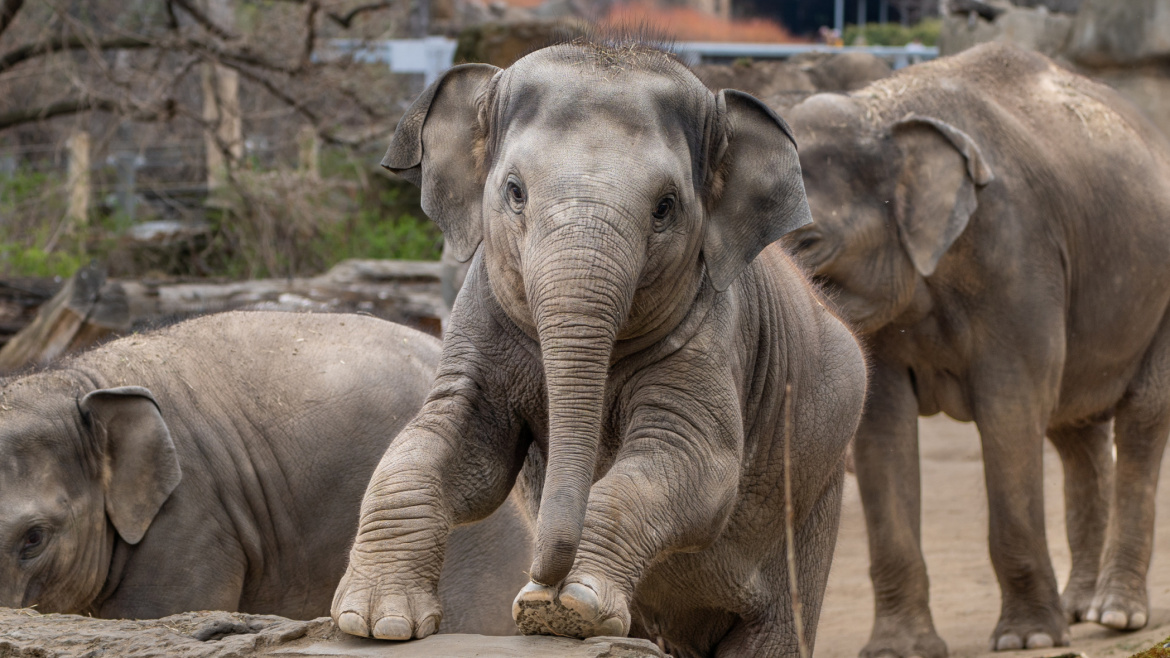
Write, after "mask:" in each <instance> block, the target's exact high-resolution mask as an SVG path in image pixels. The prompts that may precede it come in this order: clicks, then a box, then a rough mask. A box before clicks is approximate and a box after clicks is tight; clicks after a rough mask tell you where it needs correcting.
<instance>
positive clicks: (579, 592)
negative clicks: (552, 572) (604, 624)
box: [561, 583, 621, 624]
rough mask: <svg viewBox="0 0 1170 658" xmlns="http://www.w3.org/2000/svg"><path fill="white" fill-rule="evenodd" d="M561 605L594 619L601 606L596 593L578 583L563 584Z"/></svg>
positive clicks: (583, 617) (583, 616)
mask: <svg viewBox="0 0 1170 658" xmlns="http://www.w3.org/2000/svg"><path fill="white" fill-rule="evenodd" d="M561 605H563V606H565V607H566V608H568V609H570V610H572V611H573V612H575V613H577V614H579V615H581V618H582V619H596V618H597V613H598V612H599V610H600V608H601V606H600V604H599V603H598V601H597V593H596V592H594V591H593V590H592V589H590V588H588V587H586V586H585V585H582V584H580V583H570V584H568V585H565V588H564V589H563V590H561ZM618 623H619V624H620V623H621V622H620V621H619V622H618Z"/></svg>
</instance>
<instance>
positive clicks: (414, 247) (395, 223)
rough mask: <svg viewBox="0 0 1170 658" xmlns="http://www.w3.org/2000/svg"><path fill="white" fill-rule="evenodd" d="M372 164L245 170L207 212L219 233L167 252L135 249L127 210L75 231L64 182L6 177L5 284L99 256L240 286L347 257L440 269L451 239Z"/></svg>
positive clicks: (127, 270) (362, 160)
mask: <svg viewBox="0 0 1170 658" xmlns="http://www.w3.org/2000/svg"><path fill="white" fill-rule="evenodd" d="M369 162H370V158H369V156H354V155H353V154H350V153H347V152H344V151H341V150H338V149H325V150H323V151H322V153H321V161H320V165H321V173H322V176H321V178H314V177H308V176H305V175H304V174H300V173H296V172H293V171H289V170H287V169H281V170H268V171H259V170H240V171H238V172H237V173H236V177H235V178H236V182H237V186H236V187H235V188H234V189H233V190H232V191H231V192H230V193H228V194H226V195H225V196H224V198H217V200H216V201H217V203H216V204H215V205H214V207H209V208H207V209H206V210H205V212H204V218H205V219H206V220H207V222H208V224H209V225H210V226H211V232H210V234H209V235H203V236H198V237H194V238H190V239H187V240H186V241H184V242H180V243H176V244H172V245H169V246H167V247H165V248H163V249H160V248H159V247H157V246H143V245H141V244H135V243H130V242H128V241H126V240H125V239H124V237H123V236H124V234H125V232H126V230H127V229H129V228H130V226H131V225H133V224H134V222H133V221H131V220H130V219H129V218H128V217H126V216H124V215H123V214H121V213H117V212H115V213H112V214H102V213H100V212H95V213H94V216H92V217H90V218H89V222H88V225H87V226H86V228H85V230H84V231H76V232H75V233H76V234H75V233H71V232H70V231H69V230H68V229H69V228H70V227H69V226H67V225H66V224H65V223H64V219H63V218H64V215H65V194H64V193H63V189H62V181H61V180H60V179H61V176H60V175H56V174H44V173H34V172H26V171H18V172H17V173H16V174H14V175H12V176H9V177H3V176H0V276H62V277H67V276H70V275H71V274H72V273H73V272H74V271H75V270H76V269H77V268H78V267H80V266H81V265H82V264H84V263H86V262H88V261H89V260H91V259H96V260H98V261H99V262H103V263H106V264H108V266H109V268H110V272H111V275H113V276H119V277H138V276H143V275H160V274H161V275H183V276H191V275H195V276H221V277H230V278H248V277H284V276H311V275H314V274H318V273H321V272H323V271H325V270H327V269H329V268H330V267H332V266H333V265H335V264H337V263H338V262H340V261H342V260H345V259H347V258H393V259H407V260H437V259H438V258H439V256H440V254H441V252H442V244H443V242H442V234H441V233H440V231H439V229H438V227H437V226H435V225H434V224H433V223H432V222H431V221H430V220H428V219H427V218H426V216H425V215H424V214H423V212H422V209H421V208H420V206H419V202H420V201H419V192H418V189H417V188H415V187H414V186H413V185H410V184H409V183H407V182H406V181H403V180H399V179H397V178H390V177H387V176H382V175H379V174H376V173H373V172H371V171H370V169H369ZM139 211H140V212H139V215H140V217H139V221H141V220H142V218H143V217H147V216H148V215H149V207H147V206H146V204H140V206H139Z"/></svg>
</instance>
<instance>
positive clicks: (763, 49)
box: [671, 41, 938, 69]
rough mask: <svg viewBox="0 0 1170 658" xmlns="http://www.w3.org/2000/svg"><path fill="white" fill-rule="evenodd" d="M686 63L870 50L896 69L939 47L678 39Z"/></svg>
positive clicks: (677, 49)
mask: <svg viewBox="0 0 1170 658" xmlns="http://www.w3.org/2000/svg"><path fill="white" fill-rule="evenodd" d="M671 49H672V50H673V51H674V53H675V54H677V55H678V56H679V58H680V59H682V60H683V61H684V62H686V63H687V64H689V65H691V66H694V65H696V64H702V63H708V62H719V61H730V60H736V59H743V58H748V59H788V58H789V57H794V56H796V55H803V54H805V53H869V54H871V55H875V56H877V57H881V58H882V59H885V60H889V61H890V63H891V64H892V65H893V67H894V68H895V69H900V68H904V67H906V66H909V65H910V64H916V63H918V62H922V61H926V60H928V59H934V58H936V57H938V48H935V47H934V46H923V45H919V44H909V45H906V46H826V45H824V44H807V43H733V42H723V43H720V42H712V41H680V42H678V43H675V44H673V45H672V46H671Z"/></svg>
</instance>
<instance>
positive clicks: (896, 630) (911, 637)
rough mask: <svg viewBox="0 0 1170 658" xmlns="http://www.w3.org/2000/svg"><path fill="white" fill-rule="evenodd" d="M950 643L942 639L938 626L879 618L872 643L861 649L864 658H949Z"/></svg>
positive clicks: (870, 641)
mask: <svg viewBox="0 0 1170 658" xmlns="http://www.w3.org/2000/svg"><path fill="white" fill-rule="evenodd" d="M946 655H947V643H946V642H943V639H942V638H941V637H939V636H938V633H936V632H935V630H934V624H932V623H930V622H929V621H928V622H926V623H925V624H924V625H923V624H905V623H898V622H897V621H892V620H889V619H886V620H881V619H879V620H878V621H876V622H875V623H874V627H873V633H872V634H871V635H870V637H869V642H868V643H867V644H866V645H865V647H863V648H862V649H861V654H860V656H861V658H946Z"/></svg>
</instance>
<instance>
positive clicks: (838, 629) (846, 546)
mask: <svg viewBox="0 0 1170 658" xmlns="http://www.w3.org/2000/svg"><path fill="white" fill-rule="evenodd" d="M919 436H920V441H921V459H922V491H923V496H922V499H923V504H922V508H923V519H922V535H923V539H922V540H923V547H924V550H925V553H926V564H927V569H928V572H929V574H930V582H931V609H932V611H933V613H934V623H935V627H936V628H937V629H938V631H939V634H940V635H942V637H943V639H944V640H945V641H946V643H947V646H948V647H949V648H950V655H951V656H952V657H954V658H966V657H970V656H999V658H1004V657H1005V656H1018V657H1022V656H1028V657H1032V656H1059V655H1062V654H1066V655H1067V654H1068V653H1070V651H1071V652H1074V653H1080V654H1083V655H1085V656H1088V657H1090V658H1112V657H1114V656H1117V657H1120V656H1129V655H1131V654H1134V653H1136V652H1139V651H1142V650H1144V649H1147V648H1149V647H1151V646H1153V645H1154V643H1155V642H1157V641H1158V640H1162V639H1163V638H1165V637H1166V636H1168V635H1170V477H1168V475H1170V461H1167V460H1164V461H1163V464H1162V478H1161V485H1162V486H1160V487H1159V491H1158V523H1157V536H1156V538H1155V540H1154V560H1153V564H1152V565H1151V567H1150V578H1149V586H1150V603H1151V608H1152V609H1151V615H1150V617H1151V618H1150V624H1149V626H1147V627H1146V629H1144V630H1142V631H1139V632H1137V633H1118V632H1115V631H1111V630H1107V629H1105V628H1104V627H1102V626H1098V625H1097V624H1091V623H1084V624H1077V625H1075V626H1073V628H1072V637H1073V641H1072V647H1071V649H1067V648H1056V649H1046V650H1033V651H1019V652H1008V653H1006V654H995V653H990V652H988V651H987V643H988V638H989V637H990V635H991V631H992V629H993V628H994V627H995V622H996V620H997V619H998V617H999V586H998V585H997V583H996V580H995V573H994V572H993V571H992V569H991V559H990V558H989V557H988V552H987V494H986V491H985V489H984V486H983V464H982V461H981V456H980V449H979V435H978V433H977V432H976V430H975V426H974V425H973V424H971V423H958V422H955V421H952V420H950V419H947V418H944V417H941V416H936V417H932V418H923V419H921V420H920V421H919ZM1063 486H1064V483H1063V473H1062V472H1061V467H1060V458H1059V457H1058V456H1057V454H1056V451H1055V450H1054V449H1053V448H1052V446H1051V445H1050V444H1048V443H1047V442H1046V444H1045V451H1044V495H1045V507H1046V509H1047V511H1048V514H1047V533H1048V547H1049V551H1050V553H1051V554H1052V562H1053V566H1054V567H1055V569H1056V575H1057V578H1058V579H1059V582H1060V583H1061V586H1063V585H1064V581H1065V579H1066V578H1067V577H1068V570H1069V550H1068V541H1067V539H1066V538H1065V534H1064V532H1065V529H1064V500H1063V493H1062V488H1063ZM872 624H873V590H872V588H871V586H870V582H869V554H868V549H867V546H866V539H865V519H864V517H863V515H862V511H861V501H860V499H859V497H858V493H857V483H856V481H855V480H854V479H853V477H852V476H849V481H848V483H847V485H846V489H845V503H844V509H843V511H842V517H841V533H840V536H839V538H838V541H837V554H836V557H835V559H834V561H833V570H832V573H831V574H830V576H829V588H828V591H827V592H826V595H825V603H824V612H823V613H822V614H821V622H820V627H819V629H818V632H817V642H816V651H815V655H816V656H817V658H855V657H856V656H857V653H858V651H859V650H860V649H861V647H862V646H864V645H865V642H866V641H867V640H868V639H869V632H870V628H871V626H872Z"/></svg>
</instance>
